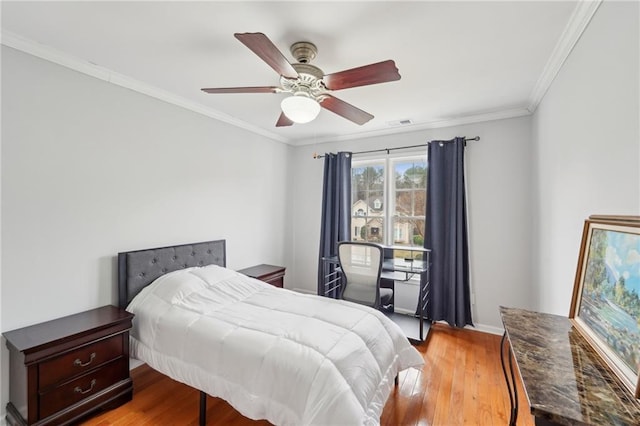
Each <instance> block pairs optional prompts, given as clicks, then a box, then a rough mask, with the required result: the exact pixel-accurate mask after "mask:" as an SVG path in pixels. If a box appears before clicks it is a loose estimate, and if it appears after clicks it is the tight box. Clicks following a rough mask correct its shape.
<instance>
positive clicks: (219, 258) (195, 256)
mask: <svg viewBox="0 0 640 426" xmlns="http://www.w3.org/2000/svg"><path fill="white" fill-rule="evenodd" d="M205 265H219V266H226V265H227V253H226V247H225V240H216V241H205V242H201V243H193V244H182V245H178V246H170V247H159V248H152V249H146V250H137V251H128V252H123V253H118V306H120V307H121V308H122V309H124V308H126V307H127V305H128V304H129V302H131V300H132V299H133V298H134V297H135V295H136V294H138V293H139V292H140V290H142V289H143V288H144V287H145V286H147V285H149V284H151V283H152V282H153V281H154V280H155V279H156V278H158V277H159V276H161V275H164V274H166V273H168V272H172V271H176V270H178V269H184V268H191V267H193V266H205Z"/></svg>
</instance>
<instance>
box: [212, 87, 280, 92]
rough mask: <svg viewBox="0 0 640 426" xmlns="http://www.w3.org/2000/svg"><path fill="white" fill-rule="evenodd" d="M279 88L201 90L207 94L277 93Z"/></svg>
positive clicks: (218, 88)
mask: <svg viewBox="0 0 640 426" xmlns="http://www.w3.org/2000/svg"><path fill="white" fill-rule="evenodd" d="M278 89H280V88H279V87H275V86H264V87H217V88H216V87H214V88H210V89H201V90H202V91H203V92H207V93H276V92H277V90H278Z"/></svg>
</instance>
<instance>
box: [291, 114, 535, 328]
mask: <svg viewBox="0 0 640 426" xmlns="http://www.w3.org/2000/svg"><path fill="white" fill-rule="evenodd" d="M530 134H531V128H530V118H529V117H522V118H514V119H509V120H498V121H491V122H485V123H477V124H471V125H466V126H458V127H455V128H442V129H434V130H429V131H421V132H415V133H404V134H399V135H393V136H385V137H377V138H371V139H366V140H354V141H344V142H340V143H325V144H314V145H307V146H301V147H296V148H294V150H293V151H294V152H293V170H292V172H291V173H292V175H293V176H296V179H295V180H294V181H293V182H291V198H292V200H294V203H293V207H292V209H293V221H292V226H293V240H292V242H291V244H292V247H293V258H292V259H291V261H290V262H288V263H289V264H290V265H291V267H290V269H289V270H287V277H288V280H289V286H291V287H296V288H301V289H305V290H307V291H311V292H315V291H316V285H317V278H316V277H317V270H318V252H319V245H318V241H319V239H320V205H321V202H322V173H323V160H314V159H313V158H312V155H313V152H318V153H319V154H323V153H324V152H337V151H363V150H371V149H379V148H392V147H397V146H407V145H416V144H421V143H425V142H427V141H429V140H432V139H451V138H453V137H455V136H468V137H473V136H476V135H478V136H480V137H481V140H480V141H478V142H469V143H468V145H467V150H466V165H467V181H468V182H467V186H468V199H469V226H470V236H469V239H470V263H471V273H472V277H471V279H472V290H473V292H474V293H475V302H476V303H475V305H474V306H473V318H474V322H475V324H476V325H477V326H479V327H480V328H484V329H490V330H492V331H495V330H497V329H499V328H501V322H500V317H499V312H498V306H499V305H507V306H518V307H525V308H526V307H531V306H530V302H531V297H530V296H531V278H530V277H531V262H530V257H531V235H530V226H531V211H532V206H531V164H530V157H531V140H530ZM424 149H426V148H424ZM402 152H404V153H406V152H407V151H402ZM356 158H358V157H356Z"/></svg>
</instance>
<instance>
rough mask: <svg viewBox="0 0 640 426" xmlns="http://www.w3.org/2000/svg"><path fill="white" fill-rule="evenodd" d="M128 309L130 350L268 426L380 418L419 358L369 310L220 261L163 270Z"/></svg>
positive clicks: (387, 322)
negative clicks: (400, 377) (400, 378)
mask: <svg viewBox="0 0 640 426" xmlns="http://www.w3.org/2000/svg"><path fill="white" fill-rule="evenodd" d="M127 310H128V311H130V312H132V313H134V314H135V318H134V320H133V323H134V325H133V329H132V332H131V356H133V357H135V358H138V359H140V360H142V361H144V362H146V363H147V364H149V365H150V366H151V367H152V368H154V369H156V370H158V371H160V372H162V373H164V374H166V375H168V376H170V377H172V378H173V379H175V380H178V381H181V382H184V383H186V384H188V385H190V386H193V387H195V388H197V389H200V390H203V391H205V392H206V393H207V394H209V395H212V396H217V397H221V398H223V399H225V400H226V401H228V402H229V403H230V404H231V405H233V406H234V407H235V408H236V409H237V410H238V411H239V412H241V413H242V414H243V415H245V416H247V417H250V418H252V419H267V420H269V421H270V422H272V423H274V424H290V425H310V424H317V425H342V424H348V425H358V424H378V423H379V422H380V414H381V413H382V409H383V408H384V405H385V402H386V400H387V397H388V396H389V393H390V391H391V388H392V387H393V383H394V378H395V376H396V374H397V373H398V372H399V371H400V370H403V369H406V368H409V367H420V366H421V365H422V364H423V359H422V357H421V356H420V354H419V353H418V351H417V350H416V349H415V348H413V347H412V346H411V345H410V344H409V343H408V341H407V339H406V337H404V335H403V333H402V331H401V330H400V329H399V328H398V326H397V325H396V324H394V323H393V322H392V321H390V320H389V319H388V318H387V317H385V316H384V315H383V314H382V313H380V312H378V311H376V310H374V309H370V308H367V307H365V306H360V305H356V304H353V303H349V302H345V301H340V300H333V299H328V298H324V297H319V296H314V295H305V294H300V293H296V292H293V291H288V290H284V289H279V288H275V287H273V286H271V285H269V284H266V283H263V282H261V281H258V280H255V279H253V278H248V277H246V276H244V275H242V274H239V273H237V272H234V271H231V270H229V269H225V268H222V267H218V266H207V267H203V268H190V269H184V270H181V271H176V272H172V273H169V274H167V275H164V276H162V277H160V278H158V279H157V280H156V281H155V282H154V283H152V284H151V285H149V286H147V287H146V288H145V289H144V290H143V291H142V292H140V294H139V295H138V296H136V297H135V299H134V300H133V301H132V302H131V304H130V305H129V307H128V308H127Z"/></svg>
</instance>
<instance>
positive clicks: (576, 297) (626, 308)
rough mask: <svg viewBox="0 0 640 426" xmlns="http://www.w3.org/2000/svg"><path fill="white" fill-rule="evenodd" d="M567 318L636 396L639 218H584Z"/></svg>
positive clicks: (639, 391) (639, 392)
mask: <svg viewBox="0 0 640 426" xmlns="http://www.w3.org/2000/svg"><path fill="white" fill-rule="evenodd" d="M569 319H570V320H571V322H572V324H573V325H574V327H575V328H576V329H577V330H578V332H579V333H580V334H581V335H582V336H583V337H584V338H585V340H587V341H588V342H589V344H590V345H591V346H592V347H593V348H594V349H595V350H596V352H597V353H598V354H599V355H600V356H601V358H602V359H603V361H604V362H605V363H606V364H607V365H608V366H609V368H610V369H611V370H612V371H613V373H614V374H615V375H616V376H617V377H618V378H619V379H620V381H621V382H622V383H623V384H624V385H625V386H626V387H627V388H628V389H629V391H630V392H631V393H632V394H633V395H634V396H635V397H636V398H640V378H639V376H640V216H595V215H594V216H590V217H589V218H588V219H587V220H585V223H584V228H583V232H582V242H581V244H580V255H579V258H578V268H577V271H576V278H575V282H574V287H573V296H572V298H571V309H570V311H569Z"/></svg>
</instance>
